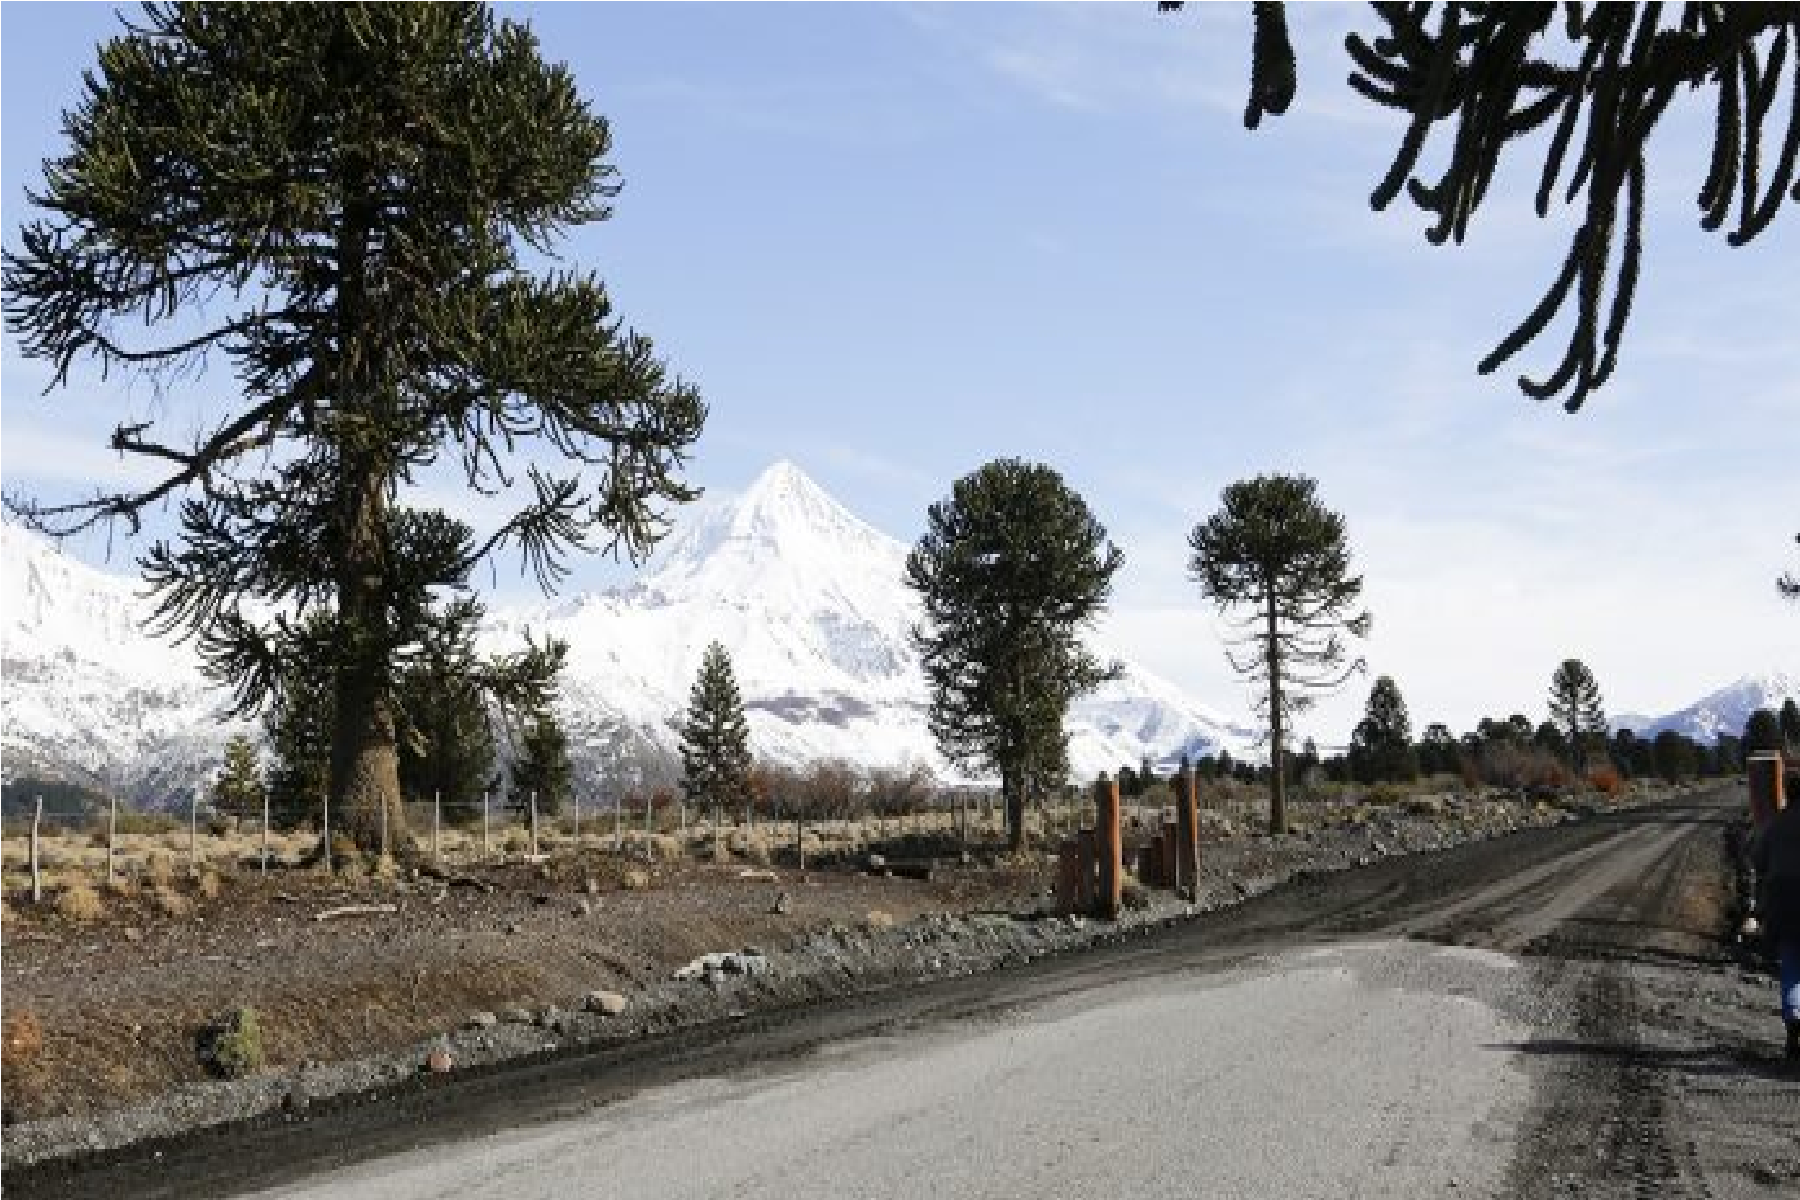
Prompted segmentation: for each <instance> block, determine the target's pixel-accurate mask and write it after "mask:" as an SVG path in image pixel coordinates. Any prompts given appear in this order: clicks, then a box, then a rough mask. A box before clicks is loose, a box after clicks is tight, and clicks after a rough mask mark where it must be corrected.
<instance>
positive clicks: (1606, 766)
mask: <svg viewBox="0 0 1800 1200" xmlns="http://www.w3.org/2000/svg"><path fill="white" fill-rule="evenodd" d="M1587 782H1588V786H1589V787H1591V788H1593V789H1594V790H1595V791H1596V792H1599V793H1600V794H1601V795H1602V796H1605V797H1606V798H1607V799H1609V800H1610V799H1615V798H1617V797H1618V796H1620V795H1623V794H1624V791H1625V780H1624V779H1622V778H1621V777H1620V776H1619V769H1618V768H1617V767H1615V766H1613V765H1612V764H1611V763H1602V764H1601V765H1599V766H1596V767H1592V768H1590V769H1589V770H1588V773H1587Z"/></svg>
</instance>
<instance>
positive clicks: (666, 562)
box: [0, 462, 1257, 802]
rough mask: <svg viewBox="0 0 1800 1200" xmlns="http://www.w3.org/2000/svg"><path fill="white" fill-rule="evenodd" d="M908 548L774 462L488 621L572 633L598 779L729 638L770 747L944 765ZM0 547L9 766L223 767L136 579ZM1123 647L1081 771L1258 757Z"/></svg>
mask: <svg viewBox="0 0 1800 1200" xmlns="http://www.w3.org/2000/svg"><path fill="white" fill-rule="evenodd" d="M906 552H907V548H906V546H905V545H904V544H903V543H901V542H899V541H897V540H896V539H894V538H892V537H889V536H888V535H887V534H885V533H882V532H881V531H880V530H877V529H875V528H874V527H873V526H871V525H869V524H868V523H867V522H865V521H863V520H862V519H861V518H859V517H857V516H856V515H855V514H853V513H851V512H850V511H849V510H847V509H845V508H844V507H843V506H842V505H841V504H839V503H838V502H837V501H836V500H835V499H833V498H832V497H831V496H830V495H828V494H827V493H826V492H825V491H824V490H823V489H822V488H820V487H819V486H818V485H817V484H816V483H814V482H813V481H812V480H811V479H810V478H808V477H807V476H806V474H805V473H804V472H802V471H801V470H800V469H799V468H798V467H796V466H794V465H793V464H791V463H786V462H782V463H777V464H775V465H774V466H772V467H770V468H769V469H767V470H766V471H764V472H763V474H762V475H761V476H759V477H758V478H757V480H756V481H755V482H754V483H753V484H752V485H751V486H750V488H749V489H748V490H747V491H745V492H744V493H743V494H742V495H741V496H739V497H737V498H735V499H733V500H731V501H728V502H723V503H716V502H715V503H709V504H702V505H697V506H695V507H694V509H693V510H691V511H688V512H685V513H683V514H682V519H681V521H680V523H679V524H678V527H677V528H676V530H675V531H674V532H673V533H672V534H671V536H670V537H669V539H668V540H667V541H666V542H665V543H664V545H663V547H662V548H661V549H660V550H659V552H658V554H657V555H656V557H655V558H654V559H653V560H652V562H651V563H650V564H649V566H648V568H647V569H646V571H645V573H644V575H643V576H642V578H640V579H639V580H637V581H635V582H633V583H631V584H629V585H626V586H623V587H618V588H613V589H608V590H605V591H598V592H590V593H585V594H581V595H577V596H573V597H569V598H565V599H560V600H553V601H550V602H545V603H539V604H533V605H518V606H510V607H498V606H497V607H496V608H495V609H494V610H493V611H492V612H491V613H490V615H489V619H488V621H487V623H486V625H485V626H484V628H483V630H482V633H481V638H480V640H481V642H482V644H483V645H484V646H486V647H488V648H491V649H507V650H512V649H517V648H518V646H519V645H520V644H521V639H522V636H523V635H524V634H525V633H527V632H529V633H531V634H532V635H533V636H534V637H538V638H542V637H543V636H545V635H553V636H556V637H560V638H563V639H566V640H567V641H568V642H569V645H570V651H569V666H568V670H567V673H566V675H565V681H564V688H563V698H562V703H561V706H560V709H559V715H560V716H561V717H562V719H563V721H564V723H565V724H566V725H567V726H568V729H569V734H570V750H571V756H572V757H573V758H574V759H575V765H576V769H577V775H578V778H580V779H581V780H582V781H583V782H584V784H585V786H587V787H590V788H596V787H597V788H612V787H618V786H630V785H632V784H634V783H636V782H638V781H640V780H641V779H642V778H643V777H644V776H646V775H654V774H657V773H664V774H666V773H667V772H668V771H669V770H670V769H671V768H672V766H673V760H674V750H675V746H676V734H675V731H674V728H673V724H672V723H673V720H674V718H675V717H676V716H677V715H678V714H679V713H680V711H681V710H682V709H683V708H684V707H685V705H686V701H687V694H688V690H689V688H690V686H691V684H692V681H693V678H694V673H695V671H696V670H697V668H698V665H699V661H700V656H701V654H702V653H703V652H704V650H705V648H706V646H707V644H708V643H710V642H712V641H714V640H717V641H720V642H722V643H724V645H725V646H726V648H727V649H728V650H729V651H730V652H731V655H732V660H733V666H734V668H735V670H736V673H737V676H738V682H739V685H740V688H741V690H742V693H743V696H744V700H745V708H746V710H747V715H748V717H749V720H750V728H751V739H752V746H753V748H754V749H755V750H756V752H757V753H758V754H761V755H763V756H766V757H768V758H770V759H772V760H775V761H778V762H784V763H788V764H799V763H803V762H805V761H808V760H813V759H819V758H827V757H835V758H846V759H849V760H851V761H854V762H859V763H862V764H864V765H868V766H877V765H895V766H898V765H904V764H909V763H923V764H926V765H928V766H931V767H932V768H933V769H935V770H938V771H939V772H940V773H945V768H944V765H943V764H942V762H941V761H940V760H939V759H938V756H937V753H936V750H935V747H934V746H933V744H932V740H931V737H930V733H929V730H928V728H927V726H926V720H925V712H926V704H927V694H926V689H925V684H924V678H923V674H922V673H921V671H920V670H919V664H918V656H917V652H916V651H915V650H914V649H913V646H912V643H911V639H910V630H911V628H912V626H913V624H914V623H915V622H916V621H917V620H918V617H919V608H918V604H917V600H916V598H915V597H914V595H913V594H912V593H911V592H910V591H909V590H908V589H907V588H906V587H905V585H904V583H903V581H902V569H903V564H904V562H905V557H906ZM0 558H3V559H4V570H3V572H0V575H3V578H0V600H3V601H4V620H5V627H4V654H3V663H0V669H3V670H4V674H5V678H6V689H5V698H4V717H5V728H4V741H3V746H4V755H5V769H6V773H7V775H8V776H9V777H13V778H16V777H18V776H19V775H20V774H23V773H47V774H52V775H55V776H58V777H61V778H68V779H71V780H73V781H77V782H83V783H89V784H93V785H96V786H100V787H106V788H111V789H114V790H118V791H121V792H122V793H124V794H126V795H128V796H131V797H132V798H134V799H137V800H139V801H146V802H147V801H155V800H159V799H165V798H167V797H170V796H173V795H177V794H181V793H183V792H184V791H185V790H186V789H187V788H189V787H191V786H193V785H194V784H195V783H196V782H198V781H200V780H202V779H204V778H205V777H206V776H208V775H209V774H210V773H211V772H212V771H213V770H214V769H215V768H216V765H217V763H218V761H219V760H220V758H221V757H222V753H223V746H224V743H225V741H226V740H227V739H228V738H229V737H230V736H231V735H232V734H234V733H237V732H240V731H246V730H247V731H251V732H254V731H255V729H256V726H255V723H254V722H245V721H236V722H227V721H226V720H225V719H224V716H223V714H224V711H225V708H226V704H225V701H226V696H225V693H224V692H223V690H221V689H218V688H216V687H214V686H212V685H211V684H209V683H208V682H206V681H205V680H204V679H203V678H202V677H201V675H200V673H199V671H198V669H197V665H196V660H195V658H194V656H193V654H192V652H191V650H190V649H189V648H187V647H185V646H179V645H174V644H171V643H169V642H166V641H162V640H158V639H154V638H151V637H149V636H148V635H147V634H145V633H144V632H143V629H142V626H141V622H142V620H143V618H144V617H145V616H146V615H147V604H146V602H145V600H144V599H143V598H142V596H141V595H139V594H138V593H139V592H140V591H141V585H140V584H138V583H136V582H135V581H133V580H131V579H128V578H124V577H121V576H115V575H111V574H108V573H105V572H101V571H96V570H94V569H92V568H90V567H87V566H86V565H84V564H82V563H80V562H79V561H77V560H75V559H73V558H70V557H68V556H66V555H63V554H61V553H60V552H58V551H57V550H56V549H55V547H54V546H52V545H51V544H50V543H49V542H47V541H45V540H44V539H42V538H40V537H37V536H36V535H34V534H31V533H28V532H26V531H23V530H21V529H19V528H17V527H16V526H12V525H9V524H0ZM1095 649H1096V650H1097V651H1099V652H1100V653H1101V654H1102V655H1103V656H1105V657H1119V656H1118V655H1116V654H1113V653H1110V652H1109V651H1108V650H1107V648H1106V647H1104V646H1098V645H1097V646H1096V647H1095ZM1124 667H1125V672H1124V675H1123V677H1122V678H1121V679H1119V680H1116V681H1114V682H1113V683H1109V684H1107V685H1105V686H1104V687H1103V688H1102V689H1101V690H1100V691H1099V692H1097V693H1095V694H1094V695H1092V696H1089V697H1086V698H1084V699H1083V700H1081V701H1080V702H1078V703H1077V704H1076V705H1075V706H1074V709H1073V711H1072V712H1071V714H1070V719H1069V723H1068V728H1069V732H1070V735H1071V740H1070V757H1071V761H1072V765H1073V768H1074V770H1075V773H1076V775H1077V776H1078V777H1079V776H1091V775H1092V774H1094V773H1096V772H1098V771H1100V770H1115V769H1117V767H1118V766H1119V765H1121V764H1124V763H1131V764H1135V763H1137V762H1138V761H1139V760H1140V759H1142V758H1144V757H1146V756H1149V757H1151V758H1153V759H1156V760H1158V761H1165V762H1166V761H1170V760H1172V759H1173V758H1174V757H1176V756H1178V755H1179V754H1181V753H1183V752H1186V753H1191V754H1195V755H1199V754H1204V753H1216V752H1217V751H1218V750H1220V749H1228V750H1230V751H1231V753H1232V754H1233V755H1234V756H1240V757H1244V756H1249V757H1254V754H1255V749H1254V747H1255V741H1256V735H1257V731H1256V730H1255V729H1254V728H1252V727H1251V726H1250V725H1248V724H1247V723H1243V722H1238V721H1234V720H1231V719H1229V718H1226V717H1224V716H1222V715H1221V714H1219V713H1218V712H1216V711H1214V710H1213V709H1211V708H1208V707H1207V706H1205V705H1203V704H1200V703H1199V702H1197V701H1195V700H1193V699H1192V698H1191V697H1189V696H1187V695H1186V694H1185V693H1184V692H1183V691H1182V690H1181V689H1180V688H1178V687H1176V686H1175V685H1173V684H1171V683H1169V682H1168V681H1166V680H1163V679H1161V678H1159V677H1157V676H1156V675H1154V674H1152V673H1151V672H1149V671H1147V670H1145V669H1144V668H1142V667H1141V666H1138V665H1136V664H1134V663H1131V662H1129V661H1126V662H1125V663H1124Z"/></svg>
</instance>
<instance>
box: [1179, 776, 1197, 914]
mask: <svg viewBox="0 0 1800 1200" xmlns="http://www.w3.org/2000/svg"><path fill="white" fill-rule="evenodd" d="M1199 792H1200V783H1199V781H1198V780H1197V779H1195V778H1194V764H1193V763H1191V762H1189V761H1188V760H1187V758H1186V756H1183V757H1182V760H1181V774H1180V775H1179V776H1177V777H1176V783H1175V839H1176V850H1177V853H1176V858H1175V890H1176V891H1177V892H1181V893H1182V894H1183V895H1185V896H1186V897H1187V898H1188V899H1189V900H1192V901H1196V902H1197V901H1199V899H1200V805H1199ZM1184 889H1185V890H1184Z"/></svg>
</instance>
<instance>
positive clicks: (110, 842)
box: [106, 793, 119, 883]
mask: <svg viewBox="0 0 1800 1200" xmlns="http://www.w3.org/2000/svg"><path fill="white" fill-rule="evenodd" d="M118 849H119V797H118V794H117V793H114V794H113V795H112V796H110V797H109V798H108V801H107V805H106V882H108V883H111V882H112V881H113V880H114V879H116V878H118V869H117V867H116V865H115V856H116V855H117V853H118Z"/></svg>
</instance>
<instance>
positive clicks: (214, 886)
mask: <svg viewBox="0 0 1800 1200" xmlns="http://www.w3.org/2000/svg"><path fill="white" fill-rule="evenodd" d="M222 887H223V885H222V884H221V883H220V882H219V873H218V872H217V871H214V870H211V869H208V870H204V871H202V872H200V874H199V876H198V877H197V878H195V880H194V890H195V891H196V892H199V893H200V894H201V895H202V896H204V897H206V898H207V899H208V900H217V899H218V898H219V892H220V890H221V888H222Z"/></svg>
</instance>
